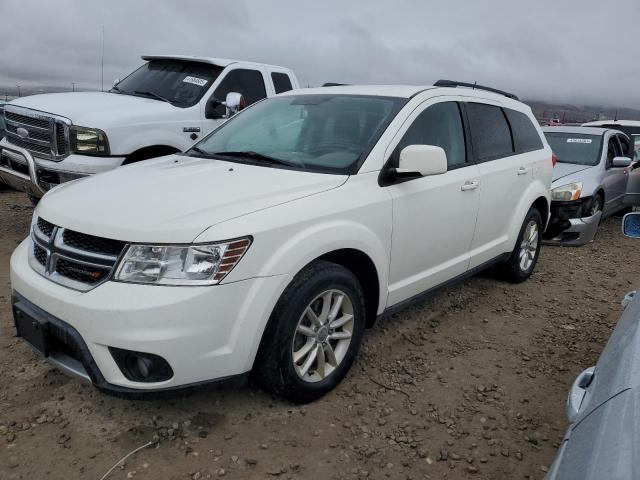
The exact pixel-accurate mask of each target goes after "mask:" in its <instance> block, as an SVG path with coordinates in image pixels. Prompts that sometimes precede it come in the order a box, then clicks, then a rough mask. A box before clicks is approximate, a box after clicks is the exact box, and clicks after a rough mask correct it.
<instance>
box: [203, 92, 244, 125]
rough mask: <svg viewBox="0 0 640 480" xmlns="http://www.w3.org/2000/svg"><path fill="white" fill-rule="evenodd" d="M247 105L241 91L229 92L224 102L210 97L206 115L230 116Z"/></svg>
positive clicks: (212, 116) (214, 117)
mask: <svg viewBox="0 0 640 480" xmlns="http://www.w3.org/2000/svg"><path fill="white" fill-rule="evenodd" d="M246 106H247V102H246V101H245V99H244V97H243V96H242V94H241V93H237V92H229V93H227V98H226V99H225V101H224V102H222V101H220V100H218V99H217V98H215V97H214V98H210V99H209V101H208V102H207V104H206V106H205V108H204V116H205V118H210V119H216V118H230V117H232V116H233V115H235V114H236V113H238V112H239V111H240V110H242V109H243V108H244V107H246ZM223 107H224V109H223Z"/></svg>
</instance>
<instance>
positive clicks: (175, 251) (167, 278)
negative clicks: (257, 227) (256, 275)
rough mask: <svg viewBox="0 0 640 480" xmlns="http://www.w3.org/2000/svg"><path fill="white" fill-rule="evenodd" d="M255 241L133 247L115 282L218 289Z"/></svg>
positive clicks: (129, 250) (241, 240) (249, 239)
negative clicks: (216, 287)
mask: <svg viewBox="0 0 640 480" xmlns="http://www.w3.org/2000/svg"><path fill="white" fill-rule="evenodd" d="M250 245H251V237H246V238H240V239H237V240H230V241H228V242H220V243H210V244H199V245H135V244H134V245H130V246H129V247H128V249H127V251H126V253H125V254H124V256H123V257H122V259H121V260H120V263H119V265H118V268H117V270H116V274H115V277H114V280H116V281H120V282H130V283H148V284H153V285H215V284H217V283H220V282H221V281H222V279H223V278H224V277H226V276H227V274H228V273H229V272H230V271H231V270H232V269H233V267H235V266H236V265H237V264H238V262H239V261H240V259H241V258H242V256H243V255H244V254H245V253H246V251H247V250H248V249H249V246H250Z"/></svg>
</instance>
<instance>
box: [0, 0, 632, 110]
mask: <svg viewBox="0 0 640 480" xmlns="http://www.w3.org/2000/svg"><path fill="white" fill-rule="evenodd" d="M1 14H2V19H3V24H2V26H1V27H0V85H9V86H13V85H15V84H18V83H19V84H22V85H30V86H37V85H52V86H70V84H71V82H76V83H78V84H79V85H80V86H81V87H84V88H96V87H98V88H99V87H100V78H101V75H100V50H101V29H102V26H103V25H104V27H105V32H106V42H105V85H107V86H108V85H110V84H111V81H112V80H113V79H114V78H116V77H123V76H124V75H126V74H127V73H128V72H129V71H131V70H132V69H133V68H135V67H136V66H138V65H139V64H140V63H141V60H140V58H139V57H140V55H143V54H149V53H184V54H197V55H208V56H219V57H231V58H241V59H246V60H254V61H261V62H266V63H275V64H280V65H285V66H289V67H291V68H293V69H294V70H295V71H296V72H297V74H298V77H299V79H300V80H301V82H302V84H303V85H307V84H309V85H318V84H322V83H324V82H326V81H344V82H349V83H355V82H358V83H410V84H429V83H432V82H433V81H434V80H437V79H438V78H454V79H460V80H465V81H478V82H479V83H487V84H490V85H494V86H496V87H499V88H504V89H506V90H510V91H513V92H514V93H517V94H518V95H520V96H522V97H525V98H535V99H541V100H550V101H556V102H558V101H560V102H572V103H588V104H610V105H616V106H628V107H634V108H640V93H639V92H638V85H640V67H639V66H638V65H639V64H638V59H637V52H635V46H636V45H637V38H638V34H639V33H640V32H639V30H640V24H638V22H637V19H638V18H640V2H638V1H637V0H619V1H617V2H615V4H612V3H611V2H609V3H607V2H601V1H597V0H589V1H587V0H564V1H562V2H558V1H551V0H538V1H536V2H523V1H518V0H483V1H481V2H476V1H474V2H472V1H460V0H457V1H456V0H453V1H450V2H441V1H438V2H436V1H410V0H404V1H388V2H384V4H383V3H382V2H371V1H364V0H352V1H350V2H344V1H341V2H339V1H335V0H325V1H323V2H314V3H313V4H308V2H301V1H291V0H279V1H278V2H264V1H259V0H253V1H249V0H245V1H243V0H235V1H233V2H217V1H215V2H214V1H206V0H190V1H188V2H169V1H165V2H161V1H159V0H155V1H151V0H142V1H131V0H129V1H122V0H110V1H109V2H108V3H107V2H95V1H82V0H57V1H56V2H49V1H44V0H42V1H37V0H3V2H2V7H1ZM634 55H636V57H634Z"/></svg>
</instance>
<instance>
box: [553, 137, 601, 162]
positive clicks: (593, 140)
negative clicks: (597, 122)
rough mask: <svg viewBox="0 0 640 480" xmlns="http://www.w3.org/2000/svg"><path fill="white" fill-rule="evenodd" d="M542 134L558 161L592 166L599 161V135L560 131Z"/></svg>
mask: <svg viewBox="0 0 640 480" xmlns="http://www.w3.org/2000/svg"><path fill="white" fill-rule="evenodd" d="M544 135H545V137H547V142H549V146H550V147H551V150H552V151H553V153H555V154H556V157H558V162H560V163H575V164H577V165H591V166H594V165H597V164H598V162H599V161H600V149H601V147H602V136H601V135H587V134H584V133H560V132H558V133H550V132H545V134H544Z"/></svg>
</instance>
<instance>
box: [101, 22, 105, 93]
mask: <svg viewBox="0 0 640 480" xmlns="http://www.w3.org/2000/svg"><path fill="white" fill-rule="evenodd" d="M100 74H101V81H100V85H101V87H100V90H101V91H103V92H104V25H103V26H102V55H101V56H100Z"/></svg>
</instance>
